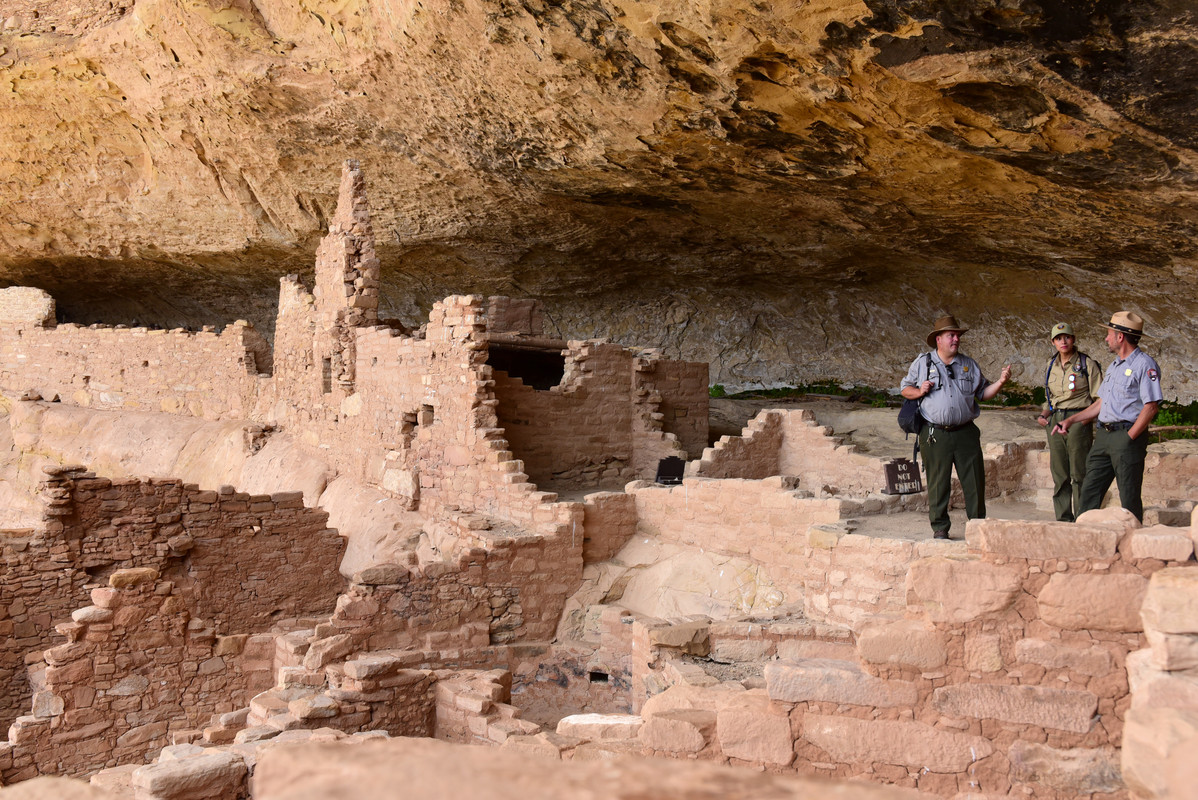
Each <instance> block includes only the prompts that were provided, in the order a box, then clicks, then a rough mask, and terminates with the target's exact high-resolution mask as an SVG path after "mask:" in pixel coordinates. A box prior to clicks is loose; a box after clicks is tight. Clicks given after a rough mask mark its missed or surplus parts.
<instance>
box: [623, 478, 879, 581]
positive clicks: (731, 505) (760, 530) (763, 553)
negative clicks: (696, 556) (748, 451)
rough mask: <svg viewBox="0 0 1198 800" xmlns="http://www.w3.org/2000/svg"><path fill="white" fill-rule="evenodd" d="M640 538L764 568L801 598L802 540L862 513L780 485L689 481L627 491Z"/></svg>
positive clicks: (849, 505) (770, 480) (776, 481)
mask: <svg viewBox="0 0 1198 800" xmlns="http://www.w3.org/2000/svg"><path fill="white" fill-rule="evenodd" d="M629 492H630V493H631V494H632V495H633V496H634V498H635V501H636V516H637V533H638V535H644V536H650V537H657V538H659V539H660V540H661V541H663V542H667V543H676V544H684V545H689V546H692V547H697V548H702V549H703V550H706V551H710V552H714V553H720V554H723V555H729V556H739V557H743V558H749V559H751V560H753V561H755V562H757V563H758V564H760V565H761V566H762V568H763V569H764V570H765V571H766V573H767V574H768V575H769V577H770V579H771V580H772V581H773V582H774V583H775V584H776V585H777V587H778V588H779V589H780V590H781V591H782V592H783V593H784V594H785V595H786V598H787V600H786V601H784V602H796V601H798V600H800V599H801V598H802V596H803V580H804V577H805V573H804V569H803V552H804V547H805V545H806V541H805V536H804V533H805V531H806V530H807V528H808V526H810V525H818V524H822V523H833V522H836V521H838V520H840V519H841V518H842V516H843V515H844V512H845V511H846V510H848V509H850V508H855V507H857V505H858V504H854V503H853V502H852V501H846V500H841V499H839V498H815V497H810V496H806V497H805V496H802V495H801V494H800V493H797V492H795V491H794V490H793V484H792V483H790V482H787V481H786V479H784V478H781V477H773V478H767V479H765V480H761V481H753V480H735V479H728V480H712V479H707V478H685V479H684V480H683V483H682V485H681V486H672V487H664V486H657V485H655V484H650V483H647V482H642V483H637V484H634V485H632V486H630V487H629Z"/></svg>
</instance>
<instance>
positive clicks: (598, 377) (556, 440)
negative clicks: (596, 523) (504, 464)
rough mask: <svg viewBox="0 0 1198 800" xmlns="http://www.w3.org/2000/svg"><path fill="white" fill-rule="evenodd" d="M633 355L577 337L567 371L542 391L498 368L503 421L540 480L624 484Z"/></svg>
mask: <svg viewBox="0 0 1198 800" xmlns="http://www.w3.org/2000/svg"><path fill="white" fill-rule="evenodd" d="M632 373H633V357H632V354H631V353H629V352H628V351H627V350H625V349H624V348H622V347H620V346H618V345H613V344H598V343H594V342H582V343H579V342H573V343H571V346H570V348H569V351H568V354H567V359H566V378H565V379H564V380H563V381H562V383H561V384H560V385H558V386H555V387H553V388H551V389H548V390H545V391H540V390H536V389H533V388H532V387H531V386H526V385H524V383H523V381H521V380H520V379H519V378H512V377H510V376H508V375H507V374H506V373H503V372H495V373H494V380H495V388H494V392H495V397H496V398H497V399H498V400H499V405H498V407H497V408H496V413H497V415H498V421H499V425H500V426H501V427H502V428H503V429H504V431H505V434H506V438H507V441H508V444H509V446H510V448H511V450H512V452H513V453H515V454H516V456H517V457H518V458H519V459H520V460H522V461H523V462H524V471H525V472H526V473H527V474H528V476H529V478H530V480H532V482H533V483H536V484H537V485H538V486H546V487H553V486H555V485H558V484H565V485H578V486H600V485H606V486H608V487H613V486H620V485H622V484H624V483H627V482H628V481H630V480H632V479H633V477H634V474H633V468H632V450H633V444H632V414H633V408H632V403H631V398H632Z"/></svg>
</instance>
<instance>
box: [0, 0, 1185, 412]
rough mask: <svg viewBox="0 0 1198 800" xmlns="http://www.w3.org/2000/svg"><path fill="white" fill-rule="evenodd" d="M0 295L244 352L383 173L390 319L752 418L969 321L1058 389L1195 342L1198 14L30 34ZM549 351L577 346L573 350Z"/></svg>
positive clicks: (189, 19) (661, 18)
mask: <svg viewBox="0 0 1198 800" xmlns="http://www.w3.org/2000/svg"><path fill="white" fill-rule="evenodd" d="M0 17H3V19H2V20H0V50H2V52H0V87H3V89H4V92H3V95H2V97H3V99H2V100H0V111H2V113H0V153H2V154H3V156H4V158H3V159H0V164H2V166H0V179H2V180H3V183H4V186H5V189H6V191H5V192H4V195H3V196H4V197H5V198H6V200H5V201H4V205H3V208H4V213H3V214H0V280H3V281H5V282H8V283H13V284H23V285H34V286H38V287H41V288H44V289H46V290H47V291H49V292H51V293H52V294H54V295H55V296H56V298H57V299H58V303H59V309H60V315H61V316H62V317H64V318H65V319H69V320H71V321H77V322H83V323H90V322H93V321H104V322H108V323H119V322H132V321H134V320H137V321H138V322H140V323H142V324H145V323H157V324H161V325H164V326H169V327H173V326H177V325H184V324H191V325H196V326H198V325H200V324H211V323H214V322H217V323H221V322H232V321H233V320H235V319H237V318H248V319H250V320H252V321H254V322H255V323H256V324H257V325H258V327H259V328H262V329H264V330H269V326H270V320H271V319H272V318H273V313H274V303H275V301H276V298H277V279H278V278H279V276H281V275H283V274H286V273H288V272H294V271H303V270H305V269H307V266H306V265H308V264H310V263H311V258H312V252H313V251H314V250H315V246H316V242H317V241H318V239H319V237H320V236H321V235H322V233H323V232H324V231H325V230H326V229H327V227H328V225H329V220H330V218H331V217H332V214H333V209H334V205H335V201H336V192H337V177H338V165H339V164H340V162H341V161H342V159H344V158H346V157H352V158H356V159H359V160H360V162H361V163H362V166H363V168H364V170H365V171H366V174H367V178H368V181H369V188H370V200H371V206H372V209H373V213H374V223H375V232H376V235H377V237H378V257H379V259H380V261H381V263H382V285H381V287H380V291H379V298H380V311H381V312H382V314H383V315H384V316H398V317H400V318H402V319H404V320H406V321H408V322H417V321H419V320H420V319H422V318H423V317H424V316H425V312H427V309H428V308H429V307H430V306H431V304H432V302H433V301H434V300H436V299H439V298H440V297H442V296H444V295H446V294H450V293H465V292H481V293H496V294H498V293H502V294H512V295H520V296H530V295H531V296H536V297H538V298H540V299H542V300H543V301H544V302H545V303H546V310H547V316H548V324H547V330H548V331H550V332H552V333H553V334H554V335H560V336H562V337H563V338H581V337H590V336H610V337H612V338H614V339H616V340H618V341H621V342H633V341H635V342H637V343H640V344H649V345H658V346H661V347H663V348H664V349H665V352H666V354H667V355H670V356H680V357H683V358H686V359H692V360H703V361H710V362H711V364H712V369H711V376H712V381H713V382H720V383H724V384H727V385H729V386H739V385H757V384H761V383H764V384H778V383H796V382H802V381H809V380H813V379H816V378H836V379H839V380H851V381H860V382H868V383H872V384H875V385H891V384H897V381H898V376H899V375H901V372H902V370H903V369H904V368H905V366H906V363H908V362H909V360H910V358H911V357H913V356H914V355H915V353H916V352H917V351H918V349H919V348H920V347H921V346H922V342H923V337H924V335H925V334H926V332H927V330H928V329H929V327H930V323H931V320H932V319H934V318H935V317H936V316H937V315H938V313H939V312H941V310H948V311H951V312H952V313H954V314H956V315H957V316H958V317H959V318H961V319H962V320H963V321H965V322H966V323H967V324H968V325H970V327H971V328H972V329H973V332H972V333H971V334H970V336H969V337H968V339H967V342H966V344H967V346H966V348H965V349H966V352H969V353H970V354H971V355H973V356H974V357H975V358H978V359H979V360H980V361H981V362H982V364H983V367H984V368H987V369H988V370H989V371H991V372H995V373H996V372H997V370H998V367H999V366H1000V365H1001V363H1002V362H1003V361H1006V360H1011V361H1012V362H1013V363H1015V364H1016V375H1015V377H1016V379H1017V380H1019V381H1020V382H1022V383H1024V384H1029V385H1034V384H1036V383H1037V382H1038V381H1039V380H1041V370H1042V368H1043V367H1042V365H1043V362H1044V361H1046V360H1047V358H1048V356H1049V351H1048V349H1047V345H1046V343H1044V342H1043V335H1044V334H1045V333H1046V332H1047V330H1048V326H1049V325H1050V324H1051V323H1052V322H1054V321H1057V320H1058V319H1060V318H1064V319H1070V320H1072V321H1073V322H1074V324H1075V325H1076V326H1078V328H1079V334H1080V337H1079V338H1080V344H1081V346H1082V347H1083V349H1086V350H1088V351H1089V352H1090V353H1091V354H1092V355H1095V356H1096V357H1100V358H1102V359H1104V360H1105V358H1106V355H1105V348H1104V347H1103V346H1102V344H1101V341H1100V340H1101V336H1102V330H1101V328H1100V327H1099V326H1100V324H1101V323H1102V322H1103V321H1105V320H1106V319H1109V316H1110V314H1111V312H1112V311H1114V310H1117V309H1120V308H1133V309H1135V310H1137V311H1139V312H1140V313H1142V314H1143V316H1144V317H1145V318H1146V319H1147V321H1148V330H1149V333H1150V334H1153V335H1154V338H1153V339H1152V340H1151V342H1149V343H1148V349H1149V351H1150V352H1152V353H1153V355H1154V356H1156V357H1157V358H1158V360H1159V361H1160V362H1161V365H1162V369H1163V372H1164V384H1165V394H1166V397H1170V398H1172V397H1177V398H1179V399H1182V400H1190V399H1194V398H1195V397H1198V383H1195V382H1194V381H1193V379H1191V378H1190V377H1189V376H1190V374H1191V373H1192V372H1193V368H1194V366H1195V365H1196V364H1198V342H1196V341H1195V339H1194V337H1193V335H1192V333H1191V326H1190V323H1189V319H1190V316H1191V311H1192V309H1193V290H1192V287H1193V285H1194V283H1195V276H1196V273H1198V253H1196V248H1195V241H1196V240H1198V236H1196V234H1198V213H1196V211H1198V208H1196V204H1195V202H1194V199H1193V185H1194V180H1195V164H1196V163H1198V155H1196V154H1195V151H1194V148H1195V144H1196V143H1198V134H1195V131H1196V130H1198V126H1196V125H1195V122H1196V121H1198V103H1196V102H1195V100H1194V97H1195V95H1194V93H1193V92H1192V87H1193V86H1194V84H1195V78H1198V58H1196V57H1195V56H1196V55H1198V52H1196V51H1198V46H1196V44H1195V42H1196V36H1198V33H1196V27H1195V26H1196V22H1195V18H1194V12H1193V10H1192V8H1191V7H1190V5H1189V4H1188V3H1184V2H1179V1H1178V0H1154V1H1153V2H1147V3H1135V4H1127V3H1121V2H1115V0H1099V1H1098V2H1094V3H1075V2H1067V1H1066V0H1048V1H1047V2H1038V3H1033V2H1030V1H1027V0H1015V2H1002V3H999V2H988V1H987V0H960V1H959V2H958V1H956V0H954V1H953V2H950V1H949V0H920V1H918V2H895V0H867V2H848V1H847V0H828V1H827V2H803V0H779V2H773V3H751V2H731V3H726V2H716V3H697V2H687V1H686V0H677V1H676V2H638V1H637V0H561V1H560V2H558V1H557V0H555V1H554V2H548V1H547V0H521V2H516V1H515V0H420V2H414V1H413V0H349V2H344V1H343V2H322V1H320V0H317V1H316V2H306V3H303V4H297V3H291V2H284V0H80V1H78V2H75V1H72V2H58V1H56V0H49V1H48V2H46V1H41V0H39V2H33V0H15V1H14V2H9V3H7V4H5V7H4V9H3V10H0ZM554 328H556V330H554Z"/></svg>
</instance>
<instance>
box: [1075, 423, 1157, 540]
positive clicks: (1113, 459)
mask: <svg viewBox="0 0 1198 800" xmlns="http://www.w3.org/2000/svg"><path fill="white" fill-rule="evenodd" d="M1096 427H1097V428H1098V430H1097V431H1096V432H1095V434H1094V447H1092V448H1091V449H1090V457H1089V458H1087V459H1086V479H1085V481H1083V482H1082V507H1081V510H1082V511H1083V512H1084V511H1089V510H1090V509H1093V508H1099V507H1101V506H1102V498H1104V497H1106V490H1107V489H1109V488H1111V481H1112V480H1113V481H1116V482H1117V483H1118V485H1119V505H1121V506H1123V507H1124V508H1126V509H1127V510H1128V511H1130V512H1131V513H1133V514H1135V515H1136V519H1138V520H1141V521H1143V519H1144V501H1143V500H1141V499H1140V488H1141V486H1142V485H1143V483H1144V456H1146V455H1147V454H1148V431H1144V433H1141V434H1140V436H1139V438H1137V439H1132V438H1131V437H1130V436H1128V435H1127V431H1108V430H1106V429H1104V428H1103V427H1102V426H1101V425H1098V426H1096ZM1079 513H1080V512H1079Z"/></svg>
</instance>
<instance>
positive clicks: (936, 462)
mask: <svg viewBox="0 0 1198 800" xmlns="http://www.w3.org/2000/svg"><path fill="white" fill-rule="evenodd" d="M919 452H920V453H922V454H923V468H924V472H925V473H926V474H927V478H928V481H927V483H928V520H929V521H930V522H931V523H932V530H933V531H935V532H943V533H948V529H949V528H950V527H952V522H951V521H950V520H949V518H948V501H949V497H950V495H951V494H952V488H953V467H956V468H957V479H958V480H959V481H961V490H962V491H963V492H964V493H965V516H966V517H968V518H969V519H981V518H983V517H985V516H986V469H985V465H984V464H983V463H982V432H981V431H979V430H978V426H977V425H974V424H973V423H972V422H971V423H969V424H968V425H966V426H965V427H964V428H961V429H960V430H956V431H946V430H944V429H942V428H935V427H932V426H930V425H929V426H926V427H924V429H923V430H922V431H920V432H919Z"/></svg>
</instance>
